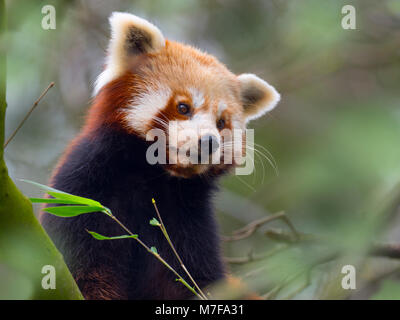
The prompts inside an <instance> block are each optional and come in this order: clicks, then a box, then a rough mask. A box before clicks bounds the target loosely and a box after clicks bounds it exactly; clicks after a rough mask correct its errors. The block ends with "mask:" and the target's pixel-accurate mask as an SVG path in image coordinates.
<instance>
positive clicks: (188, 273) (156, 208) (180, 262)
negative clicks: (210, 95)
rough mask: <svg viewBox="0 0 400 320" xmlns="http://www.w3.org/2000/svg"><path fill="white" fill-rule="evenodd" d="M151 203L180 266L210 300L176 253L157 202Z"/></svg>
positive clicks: (203, 295) (204, 297)
mask: <svg viewBox="0 0 400 320" xmlns="http://www.w3.org/2000/svg"><path fill="white" fill-rule="evenodd" d="M151 201H152V202H153V205H154V209H155V210H156V213H157V216H158V219H159V220H160V229H161V231H162V233H163V234H164V236H165V238H166V239H167V241H168V243H169V245H170V247H171V249H172V251H173V252H174V254H175V256H176V258H177V259H178V261H179V264H180V265H181V267H182V269H183V270H184V271H185V273H186V274H187V275H188V277H189V278H190V280H191V281H192V283H193V284H194V286H195V287H196V288H197V290H198V291H199V293H200V295H201V296H202V297H203V299H204V300H208V298H207V296H206V295H205V294H204V292H203V291H202V290H201V289H200V287H199V286H198V285H197V283H196V281H195V280H194V279H193V277H192V275H191V274H190V272H189V271H188V269H187V268H186V266H185V264H184V263H183V261H182V259H181V257H180V256H179V254H178V252H177V251H176V249H175V246H174V245H173V243H172V241H171V239H170V237H169V235H168V232H167V229H166V228H165V225H164V222H163V221H162V218H161V215H160V212H159V211H158V207H157V204H156V201H155V200H154V199H151Z"/></svg>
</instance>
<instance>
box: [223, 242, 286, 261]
mask: <svg viewBox="0 0 400 320" xmlns="http://www.w3.org/2000/svg"><path fill="white" fill-rule="evenodd" d="M287 248H288V246H287V245H283V246H277V247H276V248H274V249H272V250H270V251H268V252H266V253H263V254H259V255H255V254H254V252H253V250H250V251H249V253H248V254H247V255H246V256H244V257H224V260H225V262H227V263H230V264H245V263H249V262H253V261H259V260H263V259H265V258H269V257H271V256H273V255H274V254H276V253H278V252H281V251H283V250H285V249H287Z"/></svg>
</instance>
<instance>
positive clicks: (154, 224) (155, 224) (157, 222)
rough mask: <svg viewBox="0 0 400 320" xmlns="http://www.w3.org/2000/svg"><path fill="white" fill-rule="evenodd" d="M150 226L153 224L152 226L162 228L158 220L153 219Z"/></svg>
mask: <svg viewBox="0 0 400 320" xmlns="http://www.w3.org/2000/svg"><path fill="white" fill-rule="evenodd" d="M150 224H151V225H152V226H154V227H159V226H161V223H160V222H159V221H158V220H157V219H156V218H153V219H151V220H150Z"/></svg>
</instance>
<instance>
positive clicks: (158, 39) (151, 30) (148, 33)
mask: <svg viewBox="0 0 400 320" xmlns="http://www.w3.org/2000/svg"><path fill="white" fill-rule="evenodd" d="M109 20H110V25H111V39H110V43H109V47H108V56H107V61H106V68H105V70H104V71H103V72H102V73H101V74H100V75H99V77H98V78H97V80H96V84H95V89H94V94H97V93H98V91H99V90H100V89H101V88H102V87H103V86H104V85H105V84H106V83H108V82H110V81H111V80H113V79H115V78H117V77H118V76H120V75H121V74H123V73H124V72H125V71H126V70H127V68H128V66H129V60H130V59H131V58H132V57H135V56H138V55H141V54H144V53H153V52H157V51H158V50H160V49H162V48H163V47H164V46H165V39H164V36H163V35H162V33H161V31H160V30H159V29H158V28H157V27H156V26H154V25H153V24H151V23H150V22H148V21H146V20H144V19H142V18H139V17H137V16H135V15H133V14H129V13H123V12H113V13H112V14H111V16H110V18H109Z"/></svg>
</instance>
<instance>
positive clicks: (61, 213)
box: [43, 206, 103, 217]
mask: <svg viewBox="0 0 400 320" xmlns="http://www.w3.org/2000/svg"><path fill="white" fill-rule="evenodd" d="M43 210H44V211H46V212H48V213H51V214H54V215H55V216H58V217H75V216H79V215H80V214H84V213H89V212H99V211H102V210H103V208H102V207H93V206H60V207H50V208H44V209H43Z"/></svg>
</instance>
